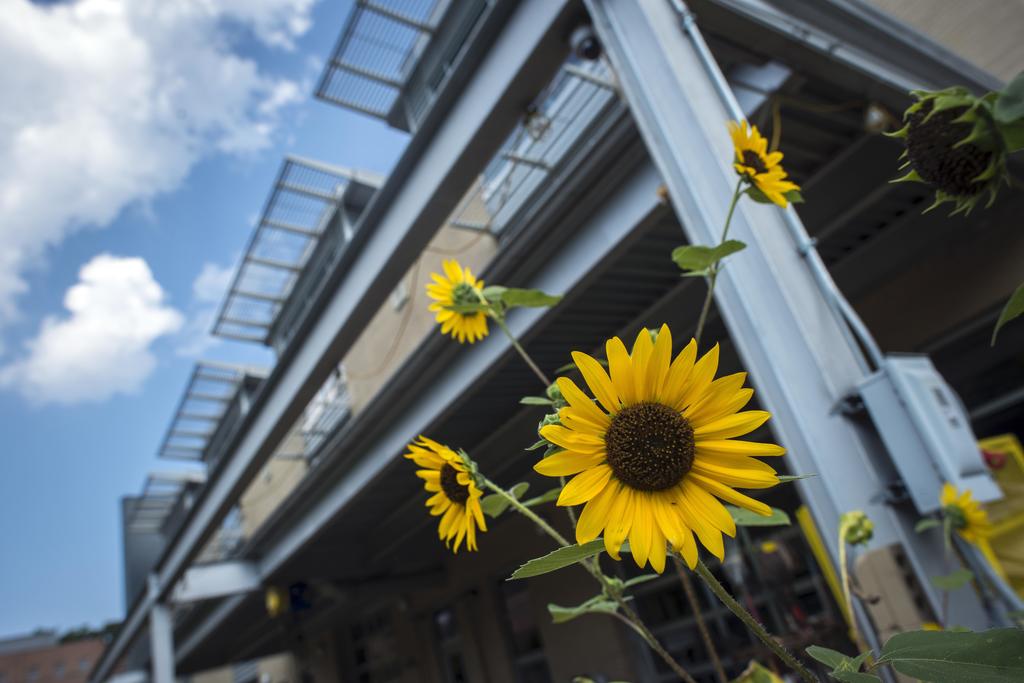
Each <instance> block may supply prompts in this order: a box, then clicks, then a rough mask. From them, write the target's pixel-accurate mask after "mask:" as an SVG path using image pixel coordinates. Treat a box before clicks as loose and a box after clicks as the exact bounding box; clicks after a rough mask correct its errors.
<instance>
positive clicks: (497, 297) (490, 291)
mask: <svg viewBox="0 0 1024 683" xmlns="http://www.w3.org/2000/svg"><path fill="white" fill-rule="evenodd" d="M507 289H508V288H507V287H502V286H500V285H491V286H490V287H484V289H483V291H482V292H481V293H482V294H483V295H484V298H485V299H487V300H488V301H491V302H495V301H501V297H502V295H504V294H505V292H506V291H507Z"/></svg>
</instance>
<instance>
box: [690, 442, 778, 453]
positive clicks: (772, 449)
mask: <svg viewBox="0 0 1024 683" xmlns="http://www.w3.org/2000/svg"><path fill="white" fill-rule="evenodd" d="M785 454H786V449H785V448H783V447H782V446H777V445H775V444H773V443H759V442H757V441H739V440H737V439H722V440H714V439H701V440H699V441H697V457H700V456H702V455H708V456H716V457H746V456H756V457H759V458H762V457H768V456H778V455H785Z"/></svg>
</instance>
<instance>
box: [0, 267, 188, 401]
mask: <svg viewBox="0 0 1024 683" xmlns="http://www.w3.org/2000/svg"><path fill="white" fill-rule="evenodd" d="M78 277H79V280H78V283H77V284H75V285H74V286H72V287H71V288H69V289H68V291H67V293H65V295H64V307H65V308H66V309H67V311H68V314H67V315H66V316H63V317H57V316H49V317H47V318H45V319H44V320H43V322H42V325H41V326H40V329H39V334H38V335H37V336H36V337H35V339H32V340H30V341H29V342H27V343H26V345H25V347H26V354H25V355H24V356H23V357H22V358H20V359H18V360H16V361H14V362H13V363H12V364H10V365H8V366H6V367H4V368H2V369H0V385H2V386H5V387H10V388H15V389H17V390H18V391H19V392H20V393H21V394H22V395H23V396H24V397H25V398H27V399H28V400H29V401H31V402H33V403H63V404H71V403H80V402H87V401H103V400H106V399H107V398H110V397H111V396H113V395H114V394H130V393H134V392H136V391H138V389H139V388H140V387H141V386H142V383H143V382H144V381H145V379H146V378H147V377H148V376H149V374H150V373H151V372H152V371H153V368H154V367H155V365H156V359H155V358H154V357H153V354H152V353H151V351H150V346H151V345H152V344H153V342H154V341H156V340H157V339H158V338H160V337H161V336H164V335H167V334H171V333H174V332H176V331H177V330H178V329H179V328H180V327H181V325H182V322H183V317H182V315H181V313H179V312H178V311H176V310H175V309H173V308H171V307H170V306H168V305H167V304H166V303H165V301H164V299H165V297H164V291H163V289H162V288H161V287H160V285H159V283H157V282H156V280H154V279H153V274H152V272H150V269H149V265H148V264H147V263H146V261H145V260H143V259H141V258H122V257H118V256H111V255H110V254H100V255H98V256H96V257H95V258H93V259H92V260H91V261H89V262H88V263H86V264H85V265H84V266H82V268H81V270H80V271H79V273H78Z"/></svg>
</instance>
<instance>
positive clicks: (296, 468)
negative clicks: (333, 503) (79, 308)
mask: <svg viewBox="0 0 1024 683" xmlns="http://www.w3.org/2000/svg"><path fill="white" fill-rule="evenodd" d="M278 453H279V454H281V455H282V456H283V457H274V458H271V459H270V460H269V461H268V462H267V464H266V465H264V466H263V469H262V470H261V471H260V473H259V475H258V476H257V477H256V478H255V479H254V480H253V481H252V483H251V484H249V488H248V489H246V491H245V493H243V494H242V496H241V498H239V501H238V505H239V508H240V510H241V513H242V531H243V534H244V535H245V537H246V538H248V537H250V536H252V534H253V533H255V531H256V530H257V529H259V528H260V526H261V525H262V524H263V522H264V521H266V519H267V517H269V516H270V514H271V513H272V512H273V511H274V510H276V509H277V506H278V505H280V504H281V501H283V500H284V499H285V498H286V497H287V496H288V494H289V493H291V492H292V489H294V488H295V487H296V486H297V485H298V483H299V482H300V481H302V477H303V476H305V474H306V470H307V469H308V465H307V464H306V460H305V459H304V458H303V457H302V453H303V444H302V436H301V434H299V432H298V430H297V429H296V430H293V431H292V433H291V434H290V435H289V436H288V438H287V439H285V440H284V443H283V444H282V445H281V447H280V448H279V449H278Z"/></svg>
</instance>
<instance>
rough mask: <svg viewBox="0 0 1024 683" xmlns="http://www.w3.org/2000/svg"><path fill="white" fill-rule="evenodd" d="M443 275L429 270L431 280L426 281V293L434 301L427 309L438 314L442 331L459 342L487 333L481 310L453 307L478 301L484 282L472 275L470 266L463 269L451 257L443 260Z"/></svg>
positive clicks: (475, 338) (477, 338)
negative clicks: (470, 311) (470, 310)
mask: <svg viewBox="0 0 1024 683" xmlns="http://www.w3.org/2000/svg"><path fill="white" fill-rule="evenodd" d="M441 265H442V267H443V268H444V276H441V275H438V274H437V273H431V274H430V277H431V278H433V280H434V281H433V282H428V283H427V296H429V297H430V298H431V299H433V300H434V302H433V303H432V304H430V310H431V311H433V312H435V313H436V314H437V315H436V316H435V317H436V320H437V322H439V323H441V332H442V333H444V334H450V335H451V336H452V337H453V338H455V339H458V340H459V343H460V344H461V343H463V342H465V341H467V340H468V341H469V343H470V344H472V343H473V342H475V341H478V340H480V339H483V338H484V337H486V336H487V315H486V314H485V313H482V312H476V313H459V312H457V311H453V310H452V309H451V307H452V306H457V305H466V304H478V303H480V292H481V291H483V288H484V282H483V280H478V279H476V278H475V277H473V273H471V272H470V270H469V268H468V267H467V268H463V267H462V266H460V265H459V262H458V261H456V260H454V259H446V260H445V261H444V262H443V263H442V264H441Z"/></svg>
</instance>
